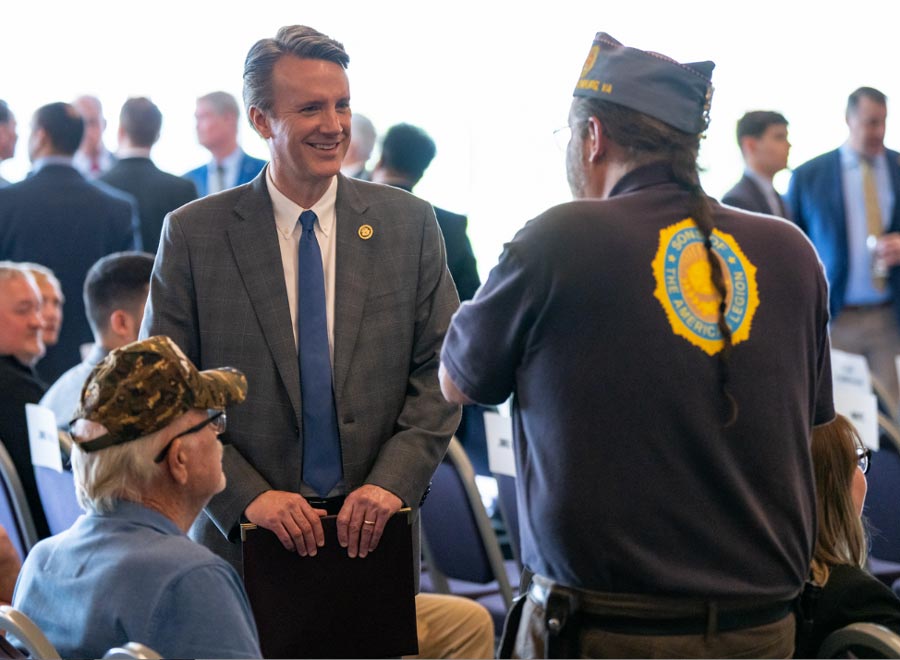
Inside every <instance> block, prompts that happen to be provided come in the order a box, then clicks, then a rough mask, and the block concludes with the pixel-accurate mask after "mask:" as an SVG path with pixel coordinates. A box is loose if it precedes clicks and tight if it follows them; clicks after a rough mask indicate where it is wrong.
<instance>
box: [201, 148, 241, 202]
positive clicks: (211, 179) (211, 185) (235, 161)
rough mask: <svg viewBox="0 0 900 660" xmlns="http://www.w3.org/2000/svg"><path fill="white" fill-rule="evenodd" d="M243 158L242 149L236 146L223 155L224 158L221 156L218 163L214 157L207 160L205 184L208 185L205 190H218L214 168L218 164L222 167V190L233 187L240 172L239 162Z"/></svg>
mask: <svg viewBox="0 0 900 660" xmlns="http://www.w3.org/2000/svg"><path fill="white" fill-rule="evenodd" d="M243 160H244V151H243V150H242V149H241V148H240V147H238V148H237V149H235V150H234V151H232V152H231V153H230V154H229V155H227V156H225V158H223V159H222V160H221V162H219V163H217V162H216V160H215V159H213V160H211V161H209V164H208V165H207V166H206V184H207V186H208V188H207V190H209V191H210V192H220V191H219V180H218V174H217V173H216V168H217V167H218V166H219V165H221V166H222V168H223V169H224V172H223V175H222V180H223V182H224V187H223V188H222V190H227V189H228V188H234V187H235V186H236V185H237V184H238V177H239V176H240V174H241V162H242V161H243Z"/></svg>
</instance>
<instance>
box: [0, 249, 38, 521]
mask: <svg viewBox="0 0 900 660" xmlns="http://www.w3.org/2000/svg"><path fill="white" fill-rule="evenodd" d="M41 325H42V319H41V294H40V290H39V289H38V286H37V282H35V281H34V277H33V276H32V275H31V274H30V273H29V272H28V271H27V270H25V269H23V268H21V267H19V265H18V264H15V263H12V262H9V261H0V442H2V443H3V446H4V447H6V450H7V451H8V452H9V455H10V458H12V460H13V463H14V464H15V466H16V472H17V473H18V474H19V479H20V480H21V481H22V487H23V489H24V491H25V496H26V497H27V498H28V505H29V506H28V508H29V509H31V515H32V518H34V523H35V527H36V529H37V532H38V535H39V536H40V537H41V538H44V537H46V536H49V535H50V529H49V527H47V520H46V518H45V517H44V509H43V506H42V505H41V498H40V495H39V494H38V490H37V482H36V481H35V478H34V468H33V467H32V465H31V448H30V445H29V442H28V422H27V418H26V416H25V405H26V404H29V403H37V402H38V401H40V399H41V396H43V394H44V392H45V391H46V389H47V385H46V384H45V383H43V382H42V381H41V380H40V378H38V376H37V374H36V373H35V371H34V368H33V367H31V366H30V364H31V356H33V355H38V354H40V353H41V352H42V351H43V343H42V341H41Z"/></svg>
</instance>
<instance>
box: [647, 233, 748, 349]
mask: <svg viewBox="0 0 900 660" xmlns="http://www.w3.org/2000/svg"><path fill="white" fill-rule="evenodd" d="M710 243H711V244H712V248H713V254H714V255H715V257H716V258H717V259H718V260H719V263H720V264H721V265H722V274H723V276H724V278H725V287H726V289H727V291H728V295H727V296H726V299H725V321H726V323H727V324H728V327H729V328H730V329H731V341H732V344H733V345H737V344H739V343H741V342H742V341H745V340H746V339H749V338H750V326H751V324H752V322H753V315H754V314H755V313H756V308H757V307H759V293H758V291H757V287H756V266H754V265H753V264H752V263H750V261H749V260H748V259H747V256H746V255H745V254H744V253H743V252H742V251H741V247H740V245H738V243H737V241H736V240H735V239H734V236H732V235H731V234H726V233H724V232H721V231H719V230H718V229H714V230H713V233H712V235H711V236H710ZM652 266H653V276H654V278H655V279H656V289H655V291H654V292H653V295H654V296H655V297H656V299H657V300H659V302H660V304H661V305H662V307H663V310H665V312H666V316H667V317H668V319H669V324H670V325H671V326H672V332H673V333H675V334H676V335H677V336H680V337H683V338H685V339H686V340H688V341H689V342H690V343H692V344H694V346H697V347H699V348H701V349H702V350H703V351H705V352H706V353H707V354H709V355H715V354H716V353H718V352H719V351H720V350H722V347H723V346H724V341H723V339H722V333H721V331H720V330H719V325H718V319H719V312H718V309H719V301H720V296H719V294H718V292H717V291H716V289H715V287H714V286H713V283H712V278H711V267H710V265H709V261H708V259H707V256H706V247H705V246H704V240H703V233H702V232H701V231H700V230H699V229H698V228H697V225H696V224H695V223H694V221H693V220H692V219H691V218H686V219H684V220H682V221H681V222H678V223H676V224H674V225H669V226H668V227H665V228H664V229H661V230H660V232H659V248H658V250H657V252H656V257H655V258H654V260H653V264H652Z"/></svg>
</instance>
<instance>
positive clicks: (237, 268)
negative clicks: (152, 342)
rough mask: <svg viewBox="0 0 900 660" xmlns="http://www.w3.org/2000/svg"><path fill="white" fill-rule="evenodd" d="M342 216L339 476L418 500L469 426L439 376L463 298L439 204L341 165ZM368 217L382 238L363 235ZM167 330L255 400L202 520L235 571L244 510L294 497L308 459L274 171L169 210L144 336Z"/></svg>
mask: <svg viewBox="0 0 900 660" xmlns="http://www.w3.org/2000/svg"><path fill="white" fill-rule="evenodd" d="M336 213H337V234H336V237H337V246H336V275H335V277H336V278H337V281H336V287H335V288H336V292H335V320H334V389H335V398H336V406H337V415H338V424H339V429H340V436H341V449H342V452H343V464H344V480H345V482H346V484H347V487H348V488H349V489H350V490H352V489H355V488H358V487H359V486H361V485H363V484H367V483H371V484H375V485H378V486H381V487H383V488H385V489H387V490H389V491H391V492H392V493H394V494H396V495H398V496H399V497H400V499H402V500H403V502H404V504H405V505H407V506H411V507H413V508H414V509H416V508H417V507H418V504H419V501H420V499H421V497H422V494H423V493H424V491H425V489H426V487H427V486H428V484H429V481H430V479H431V476H432V474H433V473H434V470H435V469H436V467H437V465H438V464H439V463H440V461H441V458H442V457H443V455H444V453H445V451H446V448H447V445H448V443H449V439H450V436H451V435H452V434H453V432H454V431H455V429H456V426H457V424H458V422H459V408H458V407H457V406H454V405H450V404H448V403H447V402H446V401H445V400H444V398H443V396H442V395H441V391H440V386H439V383H438V378H437V370H438V363H439V357H440V350H441V344H442V342H443V338H444V333H445V332H446V330H447V326H448V324H449V322H450V317H451V315H452V314H453V312H454V311H455V310H456V308H457V307H458V305H459V302H458V298H457V295H456V290H455V288H454V285H453V280H452V279H451V277H450V273H449V271H448V270H447V265H446V254H445V250H444V244H443V241H442V239H441V234H440V230H439V228H438V225H437V222H436V221H435V217H434V212H433V211H432V209H431V206H430V205H429V204H427V203H426V202H423V201H422V200H419V199H417V198H416V197H413V196H412V195H409V194H407V193H405V192H403V191H401V190H397V189H396V188H391V187H388V186H382V185H378V184H372V183H367V182H363V181H357V180H353V179H348V178H345V177H343V176H340V178H339V182H338V191H337V204H336ZM362 225H369V226H370V227H371V228H372V232H371V233H372V235H371V238H369V239H367V240H364V239H363V238H361V237H360V235H359V234H360V227H361V226H362ZM157 334H162V335H168V336H170V337H171V338H172V339H174V340H175V342H176V343H177V344H178V345H179V346H181V347H182V348H183V349H184V351H185V353H186V354H187V356H188V357H189V358H190V359H191V360H192V361H194V363H195V364H196V365H197V366H198V367H199V368H200V369H209V368H214V367H220V366H232V367H236V368H238V369H240V370H241V371H243V372H244V373H245V374H246V375H247V379H248V381H249V391H248V396H247V400H246V401H245V402H244V403H243V404H241V405H239V406H235V407H234V408H233V409H231V410H229V411H228V431H227V432H226V434H225V436H223V439H224V440H225V441H226V442H230V445H229V446H227V447H226V450H225V456H224V459H223V462H224V468H225V474H226V476H227V479H228V485H227V487H226V489H225V490H224V491H223V492H222V493H220V494H219V495H217V496H216V497H214V498H213V500H212V501H211V502H210V503H209V505H208V507H207V508H206V511H205V514H201V515H200V516H199V517H198V519H197V522H196V523H195V524H194V528H193V529H192V536H193V537H194V538H195V539H197V540H198V541H200V542H201V543H203V544H205V545H207V546H208V547H210V548H211V549H213V550H214V551H215V552H217V553H218V554H220V555H222V556H223V557H225V558H226V559H228V560H229V561H230V562H231V563H232V564H233V565H234V566H235V567H236V568H237V569H238V570H239V571H240V560H241V548H240V542H239V533H238V532H239V529H238V525H239V523H240V521H241V516H242V514H243V512H244V510H245V509H246V507H247V505H248V504H250V502H252V501H253V499H255V498H256V497H257V496H258V495H259V494H260V493H262V492H264V491H266V490H269V489H277V490H285V491H290V492H298V490H299V488H300V481H301V464H302V461H303V443H302V437H303V435H302V413H301V406H302V403H303V402H302V393H301V391H300V375H299V367H298V364H297V348H296V345H295V342H294V332H293V328H292V327H291V317H290V311H289V308H288V299H287V291H286V289H285V285H284V272H283V270H282V266H281V253H280V251H279V247H278V237H277V234H276V228H275V217H274V214H273V211H272V204H271V200H270V197H269V194H268V190H267V187H266V171H265V170H263V171H262V173H260V175H259V176H258V177H257V178H256V179H254V180H253V181H252V182H251V183H249V184H246V185H243V186H239V187H237V188H233V189H231V190H226V191H224V192H222V193H220V194H217V195H212V196H209V197H205V198H203V199H200V200H198V201H195V202H192V203H190V204H188V205H186V206H184V207H182V208H180V209H177V210H175V211H173V212H172V213H170V214H169V215H168V216H167V217H166V220H165V224H164V226H163V232H162V239H161V242H160V246H159V252H158V255H157V258H156V264H155V266H154V269H153V277H152V280H151V285H150V297H149V299H148V301H147V309H146V315H145V317H144V324H143V327H142V331H141V335H142V336H148V335H157ZM414 538H415V539H418V526H416V529H415V537H414ZM416 545H417V546H418V543H416ZM416 558H418V554H416ZM416 569H418V566H416ZM416 577H417V578H418V570H416Z"/></svg>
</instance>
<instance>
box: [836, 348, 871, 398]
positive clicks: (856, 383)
mask: <svg viewBox="0 0 900 660" xmlns="http://www.w3.org/2000/svg"><path fill="white" fill-rule="evenodd" d="M831 379H832V381H833V383H834V387H835V389H837V387H838V386H839V385H840V386H849V387H855V388H857V389H858V390H859V391H860V392H865V393H867V394H869V393H871V392H872V377H871V375H870V373H869V363H868V362H867V361H866V358H865V356H864V355H857V354H855V353H847V352H845V351H839V350H838V349H836V348H833V349H831Z"/></svg>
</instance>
